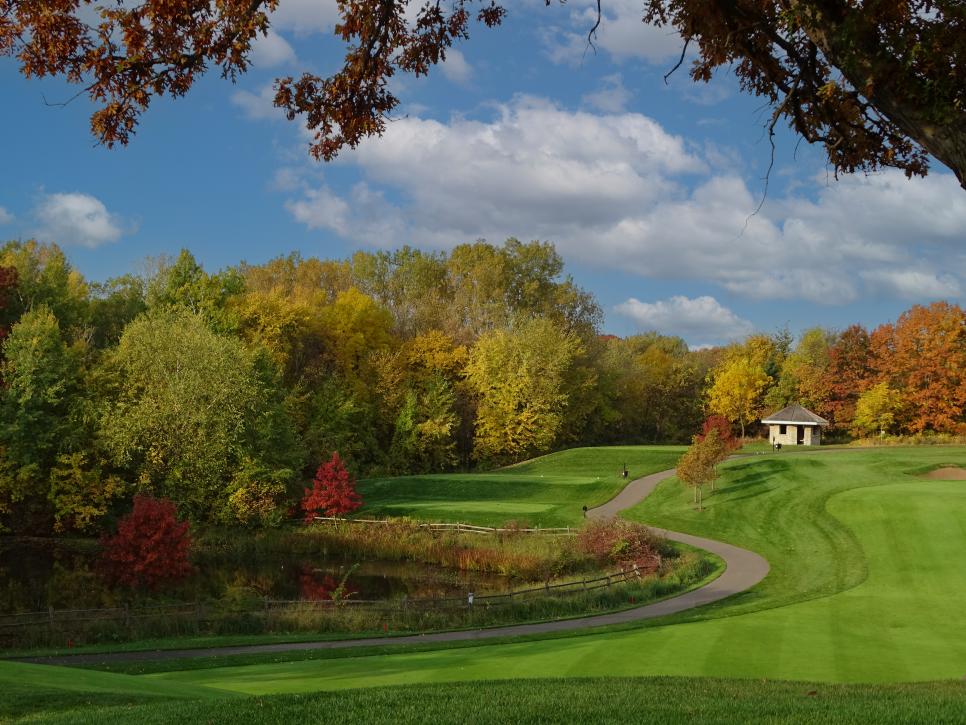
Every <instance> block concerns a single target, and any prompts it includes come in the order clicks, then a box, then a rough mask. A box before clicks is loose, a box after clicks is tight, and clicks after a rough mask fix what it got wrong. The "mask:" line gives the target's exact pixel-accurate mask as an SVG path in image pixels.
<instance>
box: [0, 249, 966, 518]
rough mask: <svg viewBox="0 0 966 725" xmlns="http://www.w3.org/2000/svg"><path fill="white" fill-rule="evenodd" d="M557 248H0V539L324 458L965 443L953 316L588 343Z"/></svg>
mask: <svg viewBox="0 0 966 725" xmlns="http://www.w3.org/2000/svg"><path fill="white" fill-rule="evenodd" d="M602 319H603V315H602V311H601V309H600V306H599V304H598V303H597V301H596V300H595V299H594V297H593V296H592V295H591V294H589V293H588V292H587V291H585V290H583V289H581V288H580V287H579V286H577V285H576V284H575V283H574V282H573V280H572V279H571V278H570V277H569V276H567V275H566V274H565V270H564V264H563V261H562V259H561V257H560V256H559V255H558V254H557V252H556V251H555V249H554V247H553V246H552V245H551V244H549V243H542V242H530V243H523V242H520V241H518V240H515V239H509V240H507V241H506V242H505V243H504V244H502V245H494V244H489V243H486V242H482V241H480V242H475V243H472V244H462V245H459V246H456V247H454V248H453V249H452V250H450V251H448V252H424V251H419V250H416V249H412V248H409V247H404V248H402V249H399V250H396V251H379V252H363V251H360V252H356V253H355V254H353V255H352V256H351V257H350V258H348V259H335V260H328V259H326V260H323V259H316V258H303V257H302V256H300V255H299V254H291V255H289V256H284V257H279V258H276V259H273V260H271V261H269V262H267V263H265V264H261V265H253V264H247V263H245V262H241V263H239V264H238V265H237V266H233V267H229V268H226V269H224V270H221V271H219V272H209V271H206V270H205V269H203V267H202V266H201V265H200V264H199V263H198V262H197V261H196V260H195V258H194V257H193V256H192V255H191V253H190V252H188V251H182V252H181V253H180V255H179V256H178V257H177V258H174V259H171V258H161V259H154V260H149V261H148V262H146V264H145V271H144V272H143V273H142V274H138V275H126V276H123V277H119V278H115V279H110V280H107V281H105V282H95V281H90V280H85V279H84V278H83V276H82V275H81V274H80V273H79V272H78V271H77V270H76V269H74V268H72V266H71V265H70V263H69V262H68V260H67V258H66V256H65V254H64V253H63V251H62V250H61V249H60V248H59V247H58V246H56V245H54V244H42V243H38V242H35V241H11V242H8V243H6V244H5V245H3V246H2V247H0V339H2V348H0V350H2V355H0V378H2V380H0V531H7V532H15V533H30V534H33V535H40V534H44V533H50V532H54V533H68V532H77V533H94V532H97V531H100V530H102V529H103V528H104V526H105V523H106V522H109V521H112V520H114V519H116V517H117V516H118V515H119V514H120V513H123V512H124V511H126V510H128V509H130V505H131V501H132V499H133V497H134V496H135V495H137V494H150V495H153V496H157V497H163V498H167V499H170V500H172V501H174V502H175V503H176V504H177V507H178V511H179V514H180V515H182V516H185V517H187V518H190V519H191V520H192V521H196V522H199V523H204V524H216V525H223V526H238V527H251V528H259V527H266V526H275V525H278V524H279V523H281V522H282V521H284V520H286V519H288V518H290V517H292V516H295V515H297V514H296V512H295V505H296V504H297V502H298V501H299V499H300V498H301V496H302V494H303V491H304V487H305V485H306V481H309V480H311V477H312V473H313V472H314V471H315V469H316V467H317V466H318V465H319V463H320V462H321V461H323V460H327V459H328V458H329V457H330V456H331V455H332V453H333V452H336V451H337V452H338V453H339V455H340V456H341V457H342V458H343V459H344V460H345V461H346V462H347V465H348V466H349V468H350V469H351V470H352V471H353V473H355V474H356V475H361V476H372V475H395V474H409V473H428V472H441V471H450V470H470V469H485V468H492V467H496V466H500V465H505V464H509V463H513V462H515V461H519V460H523V459H525V458H530V457H532V456H534V455H539V454H542V453H546V452H550V451H553V450H558V449H560V448H564V447H570V446H576V445H590V444H609V443H648V442H684V443H687V442H690V441H691V439H692V435H693V434H694V433H696V432H698V430H699V429H700V427H701V423H702V421H703V420H704V419H705V417H706V416H707V415H709V414H715V415H721V416H724V417H725V418H727V420H728V421H730V422H731V423H732V424H733V426H734V429H735V432H736V433H738V434H740V435H746V434H748V435H750V434H757V433H758V432H759V431H758V428H757V427H756V425H755V424H756V421H757V420H758V419H759V418H760V417H761V416H762V415H763V414H766V413H769V412H772V411H774V410H777V409H779V408H781V407H784V406H785V405H787V404H789V403H790V402H798V403H801V404H802V405H805V406H806V407H808V408H810V409H811V410H813V411H815V412H816V413H818V414H820V415H822V416H824V417H826V418H827V419H828V420H829V421H830V424H831V425H830V427H829V434H830V436H831V437H832V438H833V439H838V440H847V439H849V438H851V437H865V436H874V437H883V436H895V435H918V436H926V437H928V436H933V437H936V438H941V436H943V435H963V434H966V413H964V409H966V313H964V310H963V309H962V308H961V307H959V306H958V305H955V304H951V303H948V302H934V303H932V304H930V305H928V306H919V305H917V306H913V307H911V308H910V309H908V310H907V311H906V312H904V313H903V314H901V315H900V316H899V317H898V319H897V320H895V322H893V323H888V324H883V325H881V326H879V327H877V328H876V329H873V330H871V331H870V330H867V329H865V328H864V327H863V326H862V325H858V324H856V325H852V326H850V327H848V328H846V329H844V330H831V329H824V328H821V327H814V328H811V329H808V330H804V331H801V333H800V334H798V335H797V336H793V335H792V334H791V333H790V332H789V331H788V330H787V329H785V330H778V331H774V332H772V333H758V334H754V335H751V336H750V337H748V338H747V339H745V340H742V341H739V342H735V343H733V344H731V345H728V346H725V347H719V348H712V349H700V350H691V349H689V348H688V346H687V344H686V343H685V342H684V341H683V340H682V339H680V338H678V337H669V336H663V335H659V334H657V333H644V334H640V335H635V336H632V337H628V338H617V337H615V336H612V335H605V334H602V332H601V326H602Z"/></svg>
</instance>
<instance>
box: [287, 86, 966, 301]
mask: <svg viewBox="0 0 966 725" xmlns="http://www.w3.org/2000/svg"><path fill="white" fill-rule="evenodd" d="M698 148H699V147H698V146H697V145H696V144H692V145H689V144H687V143H686V142H685V140H684V139H682V138H681V137H679V136H674V135H672V134H669V133H668V132H666V131H665V130H664V129H663V128H662V127H661V126H660V125H659V124H658V123H656V122H655V121H653V120H652V119H649V118H647V117H645V116H643V115H640V114H636V113H610V114H594V113H589V112H585V111H578V112H571V111H567V110H564V109H561V108H559V107H557V106H555V105H553V104H551V103H548V102H546V101H542V100H539V99H533V98H526V97H520V98H517V99H515V100H514V101H513V102H511V103H509V104H506V105H501V106H498V107H497V108H496V114H495V117H494V118H492V119H491V120H488V121H480V120H469V119H465V118H454V119H452V120H450V121H449V122H446V123H444V122H440V121H436V120H428V119H420V118H404V119H400V120H398V121H396V122H394V123H392V124H389V126H388V127H387V129H386V134H385V135H384V136H383V137H382V138H379V139H373V140H371V141H367V142H366V143H364V144H363V145H361V146H360V147H359V148H358V149H357V150H356V151H355V152H350V153H345V154H343V155H342V156H341V157H340V159H339V161H337V162H336V163H337V164H338V165H342V166H346V165H353V166H355V167H357V168H358V170H359V171H360V173H361V174H362V176H363V178H364V184H363V185H362V186H360V187H356V188H355V189H354V190H353V192H352V194H350V195H346V196H344V197H343V196H340V195H338V194H337V192H335V191H334V190H332V189H329V188H323V189H321V190H314V191H311V190H310V191H307V192H304V193H303V195H302V198H292V199H290V201H289V206H288V208H289V209H290V211H292V213H293V214H296V210H298V214H297V215H296V218H298V219H300V220H301V221H303V222H305V223H309V221H308V220H310V219H311V220H315V221H314V223H315V224H316V225H317V226H318V225H321V223H320V222H319V219H322V218H325V219H334V220H335V221H330V222H329V223H328V224H327V225H326V228H328V229H332V230H333V231H336V233H338V234H341V235H342V236H345V237H347V238H349V239H353V240H356V241H358V242H362V243H366V244H373V243H375V244H380V245H385V246H397V245H401V244H405V243H409V244H420V245H433V246H437V247H439V248H445V247H448V246H451V245H453V244H456V243H459V242H462V241H466V240H472V239H478V238H486V239H490V240H493V241H500V240H502V239H504V238H506V237H508V236H516V237H519V238H523V239H545V240H550V241H553V242H554V243H555V244H556V245H557V248H558V249H559V250H560V251H561V252H562V253H563V254H564V255H565V256H566V257H567V258H568V260H569V261H570V262H571V263H584V264H587V265H592V266H595V267H597V268H602V269H620V270H623V271H626V272H630V273H633V274H637V275H640V276H642V277H651V278H664V279H682V280H684V279H687V280H700V281H703V282H705V283H712V284H716V285H719V286H720V287H722V288H724V289H727V290H729V291H731V292H733V293H737V294H740V295H742V296H745V297H748V298H753V299H806V300H810V301H814V302H819V303H823V304H841V303H846V302H849V301H852V300H854V299H856V298H858V297H859V296H861V295H868V294H873V295H891V296H895V295H901V296H904V297H912V298H922V299H929V298H934V297H936V296H937V295H952V294H953V293H954V292H955V291H956V290H960V289H962V288H963V287H964V286H966V285H964V284H963V281H964V280H966V255H963V254H962V253H961V247H962V241H963V237H964V232H966V197H964V195H963V194H962V191H961V189H960V188H959V185H958V184H957V182H956V180H955V179H954V178H953V177H952V176H951V175H950V174H943V173H938V172H934V173H933V174H931V175H930V176H929V177H927V178H926V179H916V180H911V181H910V180H907V179H906V178H905V177H904V176H903V174H902V173H901V172H898V171H888V172H886V173H882V174H879V175H875V176H861V175H859V176H850V177H844V178H843V179H842V180H841V181H839V182H834V183H826V182H825V177H824V175H823V176H822V177H820V178H815V179H814V180H812V181H811V182H810V183H807V184H806V185H804V186H803V187H801V188H799V189H797V190H796V191H795V192H794V194H793V195H789V196H787V197H784V198H775V197H772V198H770V199H769V200H768V203H767V204H766V205H765V207H764V209H763V210H762V211H761V212H760V213H759V214H757V215H754V216H749V215H750V214H751V213H752V211H753V210H754V209H755V208H756V207H757V205H758V201H759V199H758V197H757V195H758V193H759V190H758V189H757V188H756V189H755V190H754V192H752V191H751V190H749V188H748V186H747V185H746V183H745V181H744V180H743V179H742V178H740V177H739V176H737V175H735V172H734V170H733V169H734V167H732V168H731V170H729V169H728V168H727V165H722V157H721V154H720V153H719V151H718V150H716V149H712V151H713V153H710V152H709V151H708V150H707V149H705V151H704V152H703V153H702V152H699V151H697V150H696V149H698ZM695 180H697V182H698V183H697V184H695ZM363 190H364V191H365V193H363ZM389 199H391V200H392V201H391V202H390V201H388V200H389ZM337 201H338V202H341V205H339V208H340V213H339V214H335V215H333V214H332V210H333V208H334V205H335V203H336V202H337ZM315 208H318V209H319V210H320V211H318V212H316V213H310V209H315ZM957 255H958V256H957ZM909 270H914V271H915V272H916V274H917V275H919V276H916V277H913V276H910V275H909V274H908V271H909ZM897 271H902V272H905V273H906V274H904V275H898V274H897ZM930 289H931V290H932V292H930ZM937 290H938V292H937Z"/></svg>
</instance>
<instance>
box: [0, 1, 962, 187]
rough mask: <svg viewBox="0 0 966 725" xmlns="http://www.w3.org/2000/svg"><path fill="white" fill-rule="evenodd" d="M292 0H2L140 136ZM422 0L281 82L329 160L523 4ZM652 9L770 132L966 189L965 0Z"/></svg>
mask: <svg viewBox="0 0 966 725" xmlns="http://www.w3.org/2000/svg"><path fill="white" fill-rule="evenodd" d="M284 2H286V0H220V1H219V2H217V3H210V2H204V1H202V0H143V2H139V3H136V4H126V3H115V2H109V1H108V0H101V1H100V2H98V1H97V0H95V1H94V2H90V3H87V2H85V3H80V2H61V3H37V2H32V1H30V0H0V53H2V54H5V55H10V56H15V57H16V58H17V60H18V61H19V63H20V68H21V72H22V73H23V74H24V75H25V76H27V77H32V76H47V75H57V76H62V77H65V78H66V79H67V80H69V81H70V82H72V83H76V84H79V85H81V86H82V88H83V90H82V92H86V93H87V95H88V96H89V97H90V98H91V100H92V101H94V102H95V103H96V104H97V105H98V106H99V108H98V110H96V111H95V112H94V114H93V116H92V117H91V130H92V132H93V134H94V135H95V136H96V137H97V138H98V139H99V140H100V141H101V142H103V143H105V144H107V145H108V146H112V145H113V144H116V143H121V144H126V143H127V142H128V141H129V139H130V136H131V134H132V133H134V131H135V128H136V126H137V123H138V120H139V118H140V116H141V114H142V113H144V112H145V111H146V110H147V109H148V107H149V106H150V104H151V102H152V100H153V99H154V98H155V97H158V96H164V95H170V96H181V95H184V94H186V93H187V92H188V91H189V90H190V89H191V87H192V85H193V84H194V83H195V81H196V80H197V79H198V78H199V77H200V76H202V75H203V74H204V73H205V72H207V71H208V70H209V69H210V68H218V69H219V71H220V73H221V75H222V76H224V77H225V78H229V79H232V80H233V79H235V78H236V77H237V76H238V75H239V74H241V73H244V72H245V71H246V70H247V68H248V64H249V54H250V51H251V47H252V42H253V41H254V40H255V39H256V38H257V37H258V36H259V35H260V34H265V33H266V32H267V30H268V27H269V14H270V13H271V12H272V11H273V10H274V9H275V8H276V7H277V6H278V5H279V3H284ZM606 2H607V0H603V2H602V3H598V16H597V23H598V24H599V23H600V22H601V18H602V16H601V15H600V9H601V6H602V5H603V6H604V7H606ZM89 5H91V6H93V9H94V12H93V13H91V11H90V9H89V8H88V6H89ZM410 5H411V3H410V2H408V1H407V0H340V2H339V12H340V15H341V19H340V22H338V23H337V24H336V26H335V34H336V36H337V37H338V38H339V39H340V40H341V41H342V42H344V43H345V45H346V53H345V57H344V60H343V63H342V66H341V67H340V68H338V69H337V70H335V72H333V73H332V74H331V75H329V76H320V75H316V74H315V73H311V72H306V73H303V74H302V75H301V76H300V77H298V78H295V77H284V78H279V79H277V80H276V84H275V105H276V106H278V107H279V108H281V109H282V110H283V111H284V113H285V114H286V115H287V116H288V118H289V119H290V120H293V119H295V118H297V117H298V118H301V119H303V120H304V121H305V124H306V125H307V127H308V128H309V129H311V130H312V131H313V132H314V139H313V141H312V142H311V145H310V150H311V153H312V154H313V155H314V156H315V157H316V158H321V159H325V160H329V159H332V158H333V157H335V156H336V155H337V154H338V153H339V151H340V150H341V149H343V148H345V147H346V146H348V147H355V146H356V145H357V144H358V143H359V142H360V141H362V140H363V139H364V138H366V137H368V136H373V135H378V134H381V133H382V132H383V130H384V129H385V124H386V122H387V120H388V119H390V118H391V117H392V114H393V112H394V111H395V109H396V108H397V107H398V105H399V103H400V100H399V98H398V97H397V96H396V95H395V93H394V91H393V89H392V84H391V81H392V79H393V77H394V76H395V75H396V74H398V73H412V74H415V75H417V76H420V75H424V74H426V73H428V72H429V71H430V69H431V67H432V66H433V65H435V64H437V63H439V62H441V61H443V60H445V58H446V53H447V50H448V49H450V48H451V47H452V46H453V45H454V44H456V43H459V42H462V41H464V40H466V39H468V38H469V32H470V29H471V27H473V26H475V25H482V26H485V27H494V26H497V25H499V24H500V23H501V22H502V21H503V19H504V17H505V15H506V13H507V10H506V9H505V7H504V6H503V5H501V4H498V3H497V2H496V0H454V2H452V3H449V4H447V5H445V6H444V5H443V4H440V3H425V4H423V5H421V6H419V7H418V8H417V9H415V10H413V9H412V8H411V7H410ZM547 5H551V3H550V2H547ZM92 16H93V17H94V18H95V19H93V20H92V19H91V18H92ZM642 19H643V21H644V22H647V23H653V24H656V25H659V26H668V27H673V28H674V29H675V30H676V31H677V32H678V34H679V35H680V37H681V43H682V53H681V60H682V61H683V60H684V59H685V58H686V52H687V48H688V47H689V46H692V47H694V48H696V50H697V57H696V58H695V60H694V62H693V64H692V66H691V71H690V72H691V77H692V78H693V79H694V80H696V81H707V80H709V79H710V78H711V76H712V74H713V73H714V72H715V70H716V69H718V68H720V67H722V66H727V67H731V68H733V69H734V72H735V74H736V75H737V77H738V79H739V81H740V83H741V85H742V87H743V88H744V90H746V91H748V92H750V93H752V94H755V95H758V96H762V97H763V98H765V99H766V102H767V103H768V104H769V105H770V107H771V109H772V114H771V118H770V121H769V122H768V129H769V131H770V132H773V131H774V129H775V127H776V126H777V124H779V123H786V124H787V125H788V126H790V127H791V128H792V129H793V130H794V131H795V132H796V133H798V134H800V135H801V137H802V138H804V139H806V140H807V141H809V142H811V143H817V144H821V145H822V146H823V147H824V149H825V152H826V154H827V156H828V160H829V163H830V164H831V165H832V167H833V168H834V169H835V171H836V172H837V173H838V172H853V171H856V170H865V171H869V170H874V169H876V168H878V167H880V166H894V167H898V168H900V169H903V170H905V172H906V173H907V174H908V175H924V174H926V172H927V169H928V160H927V154H931V155H932V156H933V157H935V158H936V159H938V160H939V161H940V162H942V163H943V164H945V165H946V166H948V167H949V168H950V169H952V171H953V172H954V173H955V174H956V176H957V178H958V179H959V181H960V184H961V185H963V186H964V187H966V59H964V51H966V9H964V7H963V3H962V2H961V1H960V0H877V1H876V2H867V1H866V2H861V1H860V0H643V1H642ZM596 27H597V26H593V27H589V28H588V31H589V36H588V42H592V38H593V32H594V30H595V29H596Z"/></svg>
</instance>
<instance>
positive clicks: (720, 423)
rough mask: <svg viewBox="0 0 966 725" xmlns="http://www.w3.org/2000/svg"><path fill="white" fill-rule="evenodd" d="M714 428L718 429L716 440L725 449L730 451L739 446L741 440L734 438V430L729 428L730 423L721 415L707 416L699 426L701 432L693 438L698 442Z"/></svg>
mask: <svg viewBox="0 0 966 725" xmlns="http://www.w3.org/2000/svg"><path fill="white" fill-rule="evenodd" d="M715 428H716V429H717V430H718V440H720V441H721V442H722V443H724V449H725V451H727V452H729V453H730V452H731V451H736V450H738V449H739V448H741V441H740V440H738V439H737V438H735V435H734V432H733V431H732V430H731V423H729V422H728V419H727V418H725V417H724V416H723V415H712V416H710V417H708V419H707V420H706V421H704V425H702V426H701V434H700V435H697V436H695V440H696V441H697V442H699V443H700V442H701V441H703V440H704V437H705V436H706V435H708V433H709V432H710V431H711V430H712V429H715Z"/></svg>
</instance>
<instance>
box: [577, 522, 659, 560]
mask: <svg viewBox="0 0 966 725" xmlns="http://www.w3.org/2000/svg"><path fill="white" fill-rule="evenodd" d="M577 546H578V548H579V549H580V551H582V552H584V553H585V554H588V555H590V556H592V557H594V559H596V560H597V563H598V564H600V565H602V566H608V565H614V564H617V565H620V566H633V565H634V564H636V565H637V567H638V569H641V570H642V572H643V573H649V572H652V571H656V570H657V568H658V567H659V566H660V565H661V554H660V551H659V548H658V540H657V538H656V537H655V536H654V534H652V533H651V532H650V530H649V529H648V528H647V527H646V526H644V525H643V524H637V523H633V522H631V521H624V520H623V519H597V520H592V521H588V522H587V523H586V524H585V525H584V527H583V528H582V529H581V530H580V532H579V533H578V534H577Z"/></svg>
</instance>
